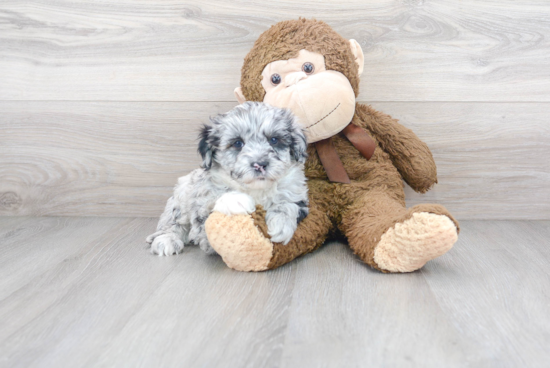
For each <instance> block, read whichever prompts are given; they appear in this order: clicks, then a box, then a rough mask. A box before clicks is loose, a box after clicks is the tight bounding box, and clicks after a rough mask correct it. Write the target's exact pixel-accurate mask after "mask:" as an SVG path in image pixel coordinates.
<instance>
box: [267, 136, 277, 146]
mask: <svg viewBox="0 0 550 368" xmlns="http://www.w3.org/2000/svg"><path fill="white" fill-rule="evenodd" d="M277 142H279V139H278V138H277V137H271V138H270V139H269V143H271V144H272V145H276V144H277Z"/></svg>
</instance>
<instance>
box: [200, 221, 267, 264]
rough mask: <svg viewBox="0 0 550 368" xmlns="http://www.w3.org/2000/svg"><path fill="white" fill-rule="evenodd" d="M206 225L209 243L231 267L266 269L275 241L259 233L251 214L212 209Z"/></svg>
mask: <svg viewBox="0 0 550 368" xmlns="http://www.w3.org/2000/svg"><path fill="white" fill-rule="evenodd" d="M204 225H205V230H206V236H207V237H208V241H209V242H210V245H211V246H212V248H214V250H215V251H216V252H217V253H218V254H219V255H220V256H221V257H222V259H223V261H224V262H225V264H226V265H227V266H228V267H230V268H232V269H234V270H237V271H264V270H267V265H268V264H269V261H270V260H271V257H272V254H273V244H271V241H270V240H269V239H266V238H265V237H264V236H263V234H262V233H260V231H259V230H258V228H257V227H256V225H254V221H253V220H252V217H250V215H233V216H227V215H224V214H222V213H220V212H212V213H211V214H210V216H209V217H208V219H207V220H206V223H205V224H204Z"/></svg>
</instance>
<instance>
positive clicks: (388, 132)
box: [353, 104, 437, 193]
mask: <svg viewBox="0 0 550 368" xmlns="http://www.w3.org/2000/svg"><path fill="white" fill-rule="evenodd" d="M353 123H354V124H356V125H358V126H361V127H363V128H366V129H367V130H368V131H369V132H371V133H372V134H373V135H374V138H376V140H377V141H378V144H379V145H380V148H382V149H383V150H384V151H385V152H387V153H388V154H389V155H390V158H391V160H392V162H393V164H394V165H395V167H397V170H399V172H400V173H401V176H403V179H405V182H407V184H409V185H410V186H411V188H413V189H414V190H415V191H416V192H419V193H425V192H427V191H428V190H429V189H430V188H431V187H432V186H433V185H434V184H435V183H437V168H436V166H435V161H434V159H433V156H432V153H431V152H430V149H429V148H428V146H427V145H426V143H424V142H422V141H421V140H420V138H418V137H417V136H416V134H414V133H413V131H412V130H410V129H408V128H405V127H404V126H402V125H401V124H399V123H398V122H397V120H396V119H393V118H392V117H391V116H389V115H386V114H384V113H381V112H378V111H376V110H374V109H373V108H372V107H370V106H367V105H362V104H357V105H356V109H355V116H354V118H353Z"/></svg>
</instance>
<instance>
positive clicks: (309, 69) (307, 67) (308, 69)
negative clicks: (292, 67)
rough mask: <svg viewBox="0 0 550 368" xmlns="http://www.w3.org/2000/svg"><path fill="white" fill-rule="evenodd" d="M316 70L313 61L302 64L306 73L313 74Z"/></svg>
mask: <svg viewBox="0 0 550 368" xmlns="http://www.w3.org/2000/svg"><path fill="white" fill-rule="evenodd" d="M314 70H315V67H314V66H313V64H312V63H310V62H307V63H304V65H302V71H304V72H305V73H306V74H311V73H313V71H314Z"/></svg>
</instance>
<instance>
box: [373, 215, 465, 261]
mask: <svg viewBox="0 0 550 368" xmlns="http://www.w3.org/2000/svg"><path fill="white" fill-rule="evenodd" d="M457 239H458V233H457V227H456V226H455V224H454V222H453V221H451V219H449V217H447V216H444V215H436V214H433V213H428V212H417V213H414V214H413V215H412V217H411V218H409V219H408V220H405V221H404V222H402V223H397V224H395V226H393V227H391V228H390V229H389V230H387V231H386V232H385V233H384V234H383V235H382V237H381V238H380V241H379V242H378V244H377V245H376V248H375V249H374V262H375V263H376V264H377V266H378V267H379V268H380V269H382V270H384V271H389V272H412V271H416V270H418V269H420V268H421V267H422V266H424V265H425V264H426V262H428V261H429V260H432V259H434V258H437V257H439V256H441V255H443V254H445V253H446V252H447V251H448V250H449V249H451V248H452V247H453V245H454V243H455V242H456V241H457Z"/></svg>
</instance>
